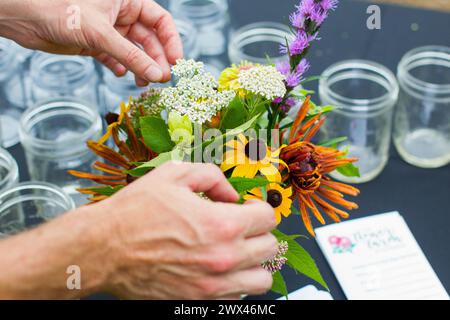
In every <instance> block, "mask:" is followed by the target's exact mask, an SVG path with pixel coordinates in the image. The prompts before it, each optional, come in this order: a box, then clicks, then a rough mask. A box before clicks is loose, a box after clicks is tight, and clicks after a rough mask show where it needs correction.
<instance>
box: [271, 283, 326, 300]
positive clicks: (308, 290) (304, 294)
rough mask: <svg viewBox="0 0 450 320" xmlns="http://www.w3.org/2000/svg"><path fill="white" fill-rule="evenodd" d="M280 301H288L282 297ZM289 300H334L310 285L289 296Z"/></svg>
mask: <svg viewBox="0 0 450 320" xmlns="http://www.w3.org/2000/svg"><path fill="white" fill-rule="evenodd" d="M278 300H286V297H281V298H279V299H278ZM288 300H333V297H332V296H331V294H330V293H329V292H327V291H322V290H318V289H317V288H316V287H315V286H313V285H309V286H306V287H303V288H300V289H298V290H296V291H294V292H291V293H289V294H288Z"/></svg>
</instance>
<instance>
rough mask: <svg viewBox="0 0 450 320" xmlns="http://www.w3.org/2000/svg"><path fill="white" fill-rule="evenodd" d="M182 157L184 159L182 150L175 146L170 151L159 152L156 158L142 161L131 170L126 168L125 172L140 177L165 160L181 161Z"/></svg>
mask: <svg viewBox="0 0 450 320" xmlns="http://www.w3.org/2000/svg"><path fill="white" fill-rule="evenodd" d="M183 159H184V153H183V150H180V149H178V148H175V149H174V150H172V151H170V152H164V153H161V154H159V155H158V156H157V157H156V158H154V159H152V160H150V161H148V162H145V163H143V164H142V165H140V166H139V167H137V168H134V169H132V170H127V171H125V172H126V173H128V174H129V175H130V176H133V177H142V176H143V175H145V174H146V173H148V172H149V171H150V170H152V169H153V168H156V167H159V166H160V165H162V164H164V163H166V162H169V161H171V160H176V161H182V160H183Z"/></svg>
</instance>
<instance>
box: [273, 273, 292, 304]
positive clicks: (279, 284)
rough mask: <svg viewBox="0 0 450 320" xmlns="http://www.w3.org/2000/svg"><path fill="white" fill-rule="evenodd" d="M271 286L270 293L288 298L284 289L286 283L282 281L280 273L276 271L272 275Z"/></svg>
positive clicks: (285, 288)
mask: <svg viewBox="0 0 450 320" xmlns="http://www.w3.org/2000/svg"><path fill="white" fill-rule="evenodd" d="M272 279H273V284H272V289H271V290H272V291H273V292H275V293H279V294H281V295H283V296H285V297H286V299H287V296H288V290H287V287H286V282H285V281H284V278H283V275H282V274H281V272H280V271H277V272H275V273H273V274H272Z"/></svg>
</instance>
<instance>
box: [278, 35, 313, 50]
mask: <svg viewBox="0 0 450 320" xmlns="http://www.w3.org/2000/svg"><path fill="white" fill-rule="evenodd" d="M315 39H316V35H315V34H314V35H308V34H307V33H306V32H305V31H303V30H299V31H298V32H297V34H296V36H295V39H294V40H293V41H292V42H291V43H290V44H289V50H288V48H287V47H286V46H284V45H282V46H281V49H280V51H281V53H283V54H286V53H290V55H291V56H298V55H300V54H302V53H303V51H305V49H307V48H308V47H309V46H310V43H311V42H312V41H313V40H315Z"/></svg>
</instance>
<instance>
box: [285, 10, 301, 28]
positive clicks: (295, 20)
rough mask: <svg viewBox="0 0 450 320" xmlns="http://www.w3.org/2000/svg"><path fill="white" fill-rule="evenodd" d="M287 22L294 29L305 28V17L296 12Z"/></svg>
mask: <svg viewBox="0 0 450 320" xmlns="http://www.w3.org/2000/svg"><path fill="white" fill-rule="evenodd" d="M289 20H290V21H291V24H292V26H293V27H294V28H297V29H303V28H304V27H305V17H304V16H303V15H302V14H301V13H300V12H298V11H296V12H294V13H292V14H291V15H290V17H289Z"/></svg>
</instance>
